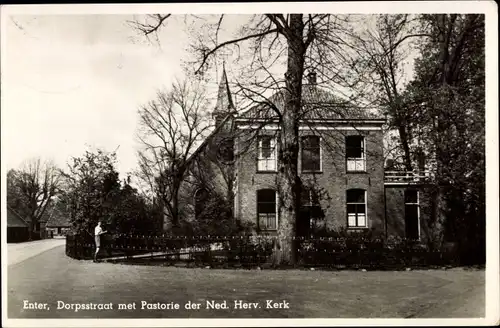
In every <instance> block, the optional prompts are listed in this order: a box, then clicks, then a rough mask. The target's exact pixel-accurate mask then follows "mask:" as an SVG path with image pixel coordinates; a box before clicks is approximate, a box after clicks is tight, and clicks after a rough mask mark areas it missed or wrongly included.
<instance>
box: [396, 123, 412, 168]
mask: <svg viewBox="0 0 500 328" xmlns="http://www.w3.org/2000/svg"><path fill="white" fill-rule="evenodd" d="M399 138H400V140H401V145H402V146H403V152H404V161H405V169H406V170H407V171H408V172H409V171H412V170H413V165H412V164H411V153H410V145H409V142H408V133H407V132H406V127H405V126H404V125H403V124H400V125H399Z"/></svg>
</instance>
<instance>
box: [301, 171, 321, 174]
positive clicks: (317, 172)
mask: <svg viewBox="0 0 500 328" xmlns="http://www.w3.org/2000/svg"><path fill="white" fill-rule="evenodd" d="M302 173H304V174H321V173H323V171H302Z"/></svg>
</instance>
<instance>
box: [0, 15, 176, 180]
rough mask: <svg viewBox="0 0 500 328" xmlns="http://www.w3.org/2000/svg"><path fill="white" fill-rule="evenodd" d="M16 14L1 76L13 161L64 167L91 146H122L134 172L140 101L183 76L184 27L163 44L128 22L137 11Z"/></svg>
mask: <svg viewBox="0 0 500 328" xmlns="http://www.w3.org/2000/svg"><path fill="white" fill-rule="evenodd" d="M10 18H11V19H9V21H8V22H7V30H6V33H5V36H6V39H7V40H6V43H7V45H8V47H7V48H6V51H5V60H6V62H8V65H5V69H4V72H3V76H2V87H3V90H2V91H3V92H2V93H3V94H4V103H3V105H4V108H6V110H4V111H3V112H2V116H3V117H2V121H3V123H7V122H8V124H2V129H5V130H4V131H3V137H4V138H6V140H5V141H7V142H6V143H5V144H4V146H5V149H2V152H3V159H4V160H6V161H7V167H9V168H10V167H17V166H19V164H20V163H21V162H22V161H23V160H25V159H27V158H29V157H34V156H42V157H43V158H47V159H53V160H54V161H55V162H56V164H58V165H60V166H63V165H65V163H66V162H67V161H68V159H69V158H70V157H71V156H79V155H81V154H82V153H83V152H84V151H85V149H87V147H88V146H93V147H101V148H103V149H106V150H109V151H112V150H114V149H116V148H117V147H118V146H120V148H119V150H118V159H119V163H118V169H119V171H120V172H122V173H124V172H127V171H130V170H132V169H133V168H134V167H135V163H136V158H135V148H136V147H135V131H136V126H137V124H136V123H137V109H138V107H139V106H140V105H141V104H144V103H145V102H147V101H149V100H151V99H152V98H153V97H154V95H155V93H156V91H157V89H158V88H160V87H162V86H167V85H168V84H169V83H170V82H171V81H172V80H173V78H174V77H175V76H180V75H181V74H182V72H181V68H180V61H181V58H182V56H183V51H182V49H184V48H185V46H186V44H185V42H186V38H183V37H182V33H181V30H179V33H177V34H172V35H170V36H169V38H168V50H165V49H163V47H162V48H160V47H159V46H158V45H156V44H151V43H148V42H146V40H143V39H142V40H141V38H138V36H137V33H136V32H135V31H133V30H132V29H131V28H130V27H129V26H127V24H126V22H127V20H130V19H132V16H112V15H106V16H104V15H100V16H98V15H88V16H31V17H26V16H14V17H10ZM172 49H176V50H175V51H172Z"/></svg>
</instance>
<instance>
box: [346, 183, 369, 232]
mask: <svg viewBox="0 0 500 328" xmlns="http://www.w3.org/2000/svg"><path fill="white" fill-rule="evenodd" d="M347 225H348V227H350V228H359V227H362V228H363V227H366V226H367V224H366V191H365V190H363V189H350V190H347Z"/></svg>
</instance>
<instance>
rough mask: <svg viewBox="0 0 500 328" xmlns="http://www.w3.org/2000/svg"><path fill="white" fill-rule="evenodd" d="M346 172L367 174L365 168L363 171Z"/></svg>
mask: <svg viewBox="0 0 500 328" xmlns="http://www.w3.org/2000/svg"><path fill="white" fill-rule="evenodd" d="M346 173H353V174H367V173H368V172H367V171H366V170H364V171H346Z"/></svg>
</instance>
